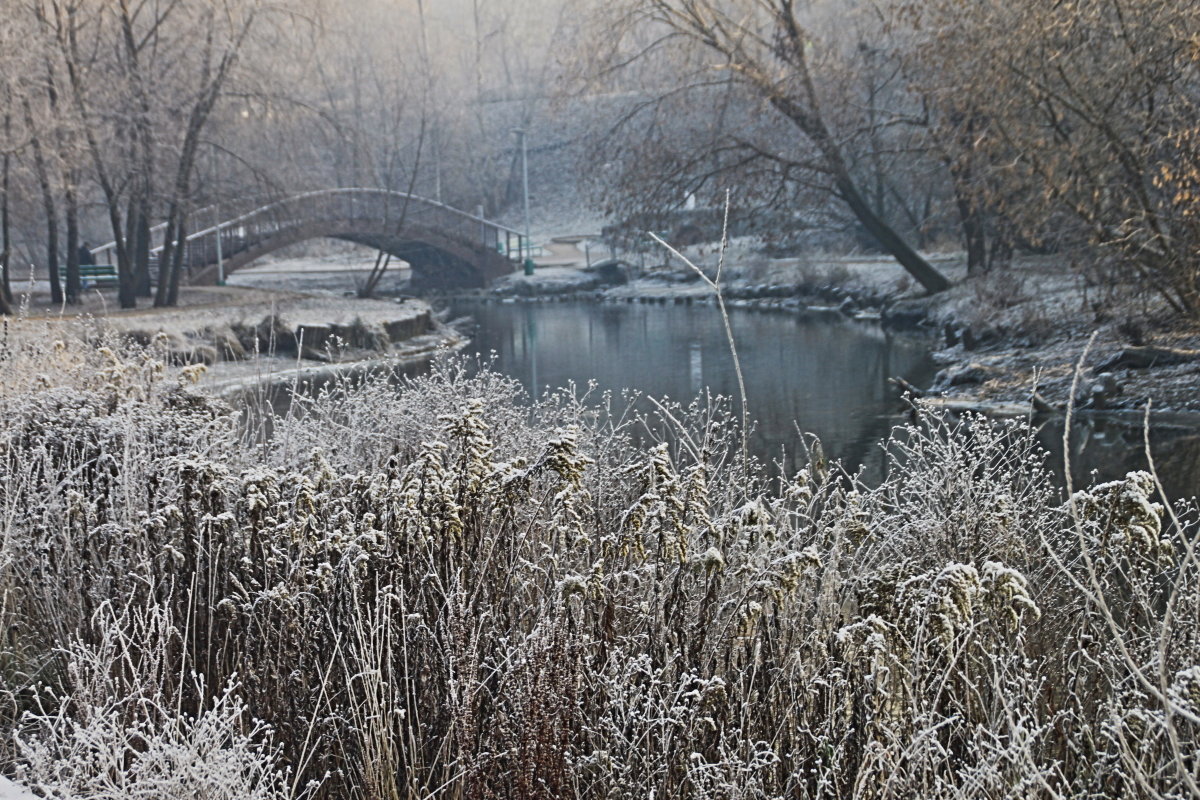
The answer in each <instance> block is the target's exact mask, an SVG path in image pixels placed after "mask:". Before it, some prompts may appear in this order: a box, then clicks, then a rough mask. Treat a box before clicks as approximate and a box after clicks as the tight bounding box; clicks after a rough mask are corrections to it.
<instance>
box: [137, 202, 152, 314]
mask: <svg viewBox="0 0 1200 800" xmlns="http://www.w3.org/2000/svg"><path fill="white" fill-rule="evenodd" d="M133 235H134V239H133V241H134V251H133V252H134V264H136V265H137V270H136V272H135V273H134V290H135V291H136V292H137V296H138V297H152V296H153V293H152V292H151V291H150V283H151V280H150V198H149V196H148V193H147V195H145V196H143V197H142V201H141V203H140V207H139V208H138V215H137V229H136V230H135V231H134V234H133Z"/></svg>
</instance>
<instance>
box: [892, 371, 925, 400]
mask: <svg viewBox="0 0 1200 800" xmlns="http://www.w3.org/2000/svg"><path fill="white" fill-rule="evenodd" d="M888 383H890V384H892V385H893V386H895V387H896V388H897V389H899V390H900V393H901V394H907V395H912V396H913V397H924V396H925V391H924V390H923V389H918V388H917V387H916V386H913V385H912V384H911V383H909V382H908V381H906V380H904V378H901V377H900V376H898V375H894V376H892V377H891V378H888Z"/></svg>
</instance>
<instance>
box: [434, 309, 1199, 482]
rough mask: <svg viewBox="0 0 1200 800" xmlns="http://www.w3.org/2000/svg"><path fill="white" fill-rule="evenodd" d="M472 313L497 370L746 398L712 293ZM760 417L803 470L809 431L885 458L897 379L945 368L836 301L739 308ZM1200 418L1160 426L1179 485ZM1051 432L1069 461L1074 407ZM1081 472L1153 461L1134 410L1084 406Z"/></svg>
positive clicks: (1046, 426)
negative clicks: (691, 300) (818, 306)
mask: <svg viewBox="0 0 1200 800" xmlns="http://www.w3.org/2000/svg"><path fill="white" fill-rule="evenodd" d="M449 312H450V316H451V317H454V318H457V317H465V316H469V317H471V320H472V321H471V322H470V323H469V324H468V325H467V326H466V328H465V330H466V331H467V332H468V333H469V334H470V335H471V337H472V341H471V345H470V347H469V348H468V351H469V352H471V351H474V352H477V353H479V354H480V355H482V356H484V357H494V359H495V369H497V370H498V371H500V372H502V373H504V374H507V375H510V376H512V377H514V378H516V379H518V380H519V381H520V382H521V383H522V384H523V385H524V386H525V388H526V390H528V391H529V392H530V393H531V394H541V393H542V392H543V391H545V390H546V389H547V388H551V389H553V388H558V387H561V386H565V385H567V384H568V383H570V382H574V383H575V384H576V385H577V386H580V387H586V386H587V385H588V383H589V382H590V381H591V382H594V383H595V385H596V388H597V390H599V391H605V390H608V391H613V392H617V393H619V392H620V391H621V390H623V389H634V390H637V391H639V392H641V393H643V394H648V395H652V396H654V397H663V396H666V397H670V398H672V399H674V400H677V401H681V402H687V401H690V400H691V399H692V398H695V397H697V396H699V395H701V394H702V393H704V392H705V391H709V392H712V393H714V394H721V395H725V396H727V397H731V398H736V397H737V392H738V389H737V376H736V372H735V370H734V367H733V358H732V356H731V354H730V349H729V344H728V341H727V338H726V335H725V329H724V325H723V323H722V321H721V316H720V313H719V311H718V310H717V309H716V308H715V307H713V306H709V305H658V304H652V305H643V304H609V303H589V302H565V303H494V302H489V303H483V302H479V301H474V300H464V301H456V302H454V303H452V304H451V306H450V309H449ZM730 324H731V328H732V330H733V336H734V341H735V342H736V344H737V351H738V356H739V360H740V362H741V367H742V373H743V376H744V379H745V383H746V396H747V402H748V405H749V410H750V416H751V418H752V419H753V420H755V423H756V424H755V427H754V431H753V434H752V436H751V439H750V446H751V448H752V450H753V451H754V452H755V454H756V455H758V456H759V457H760V458H762V459H764V460H765V461H767V462H768V463H771V464H776V465H777V466H775V467H774V469H778V467H779V466H782V467H783V468H784V469H785V470H786V471H787V472H789V473H790V472H792V471H794V470H796V469H798V468H800V467H802V466H803V465H804V463H805V457H804V455H803V453H802V451H801V448H800V446H799V444H800V441H801V439H800V434H799V431H803V432H806V433H813V434H815V435H816V436H818V437H819V438H820V439H821V442H822V444H823V446H824V448H825V451H826V453H827V454H828V455H830V456H831V457H832V458H836V459H840V460H842V461H843V462H844V463H846V464H853V465H862V466H864V467H865V468H866V470H867V474H868V476H879V475H881V474H882V470H883V467H884V454H883V450H882V448H881V447H880V442H881V441H882V440H883V439H884V438H886V437H887V435H888V433H889V432H890V431H891V429H892V428H893V427H894V426H896V425H899V424H902V423H904V422H905V421H906V418H907V416H906V413H905V409H904V407H903V404H902V402H901V401H900V399H899V397H898V393H897V391H896V389H895V388H894V387H892V386H891V385H890V384H889V383H888V378H890V377H893V376H898V377H902V378H904V379H905V380H907V381H909V382H910V383H912V384H914V385H916V386H927V385H928V384H929V382H930V381H931V380H932V378H933V375H934V373H935V372H936V369H937V368H936V366H935V364H934V362H933V360H932V359H931V357H930V355H929V342H928V341H927V340H924V339H922V338H919V337H915V336H911V335H904V334H897V333H893V332H890V331H887V330H885V329H884V328H882V327H881V326H880V325H879V324H878V323H874V322H869V321H858V320H853V319H849V318H847V317H845V316H844V315H842V314H840V313H837V312H819V311H813V312H801V313H797V312H795V311H788V312H784V311H763V310H756V309H730ZM1197 434H1198V432H1197V430H1196V428H1195V422H1194V421H1178V420H1175V421H1172V420H1169V419H1168V420H1165V421H1164V422H1163V423H1162V424H1158V423H1156V424H1155V426H1154V428H1153V435H1152V447H1153V452H1154V455H1155V459H1156V462H1157V463H1158V465H1159V466H1160V476H1161V477H1162V479H1163V482H1164V484H1165V485H1166V487H1167V489H1168V492H1169V493H1170V494H1171V495H1172V496H1174V497H1181V496H1191V495H1193V494H1195V493H1196V487H1197V476H1200V436H1198V435H1197ZM1039 438H1040V440H1041V442H1042V444H1043V446H1045V447H1046V449H1047V450H1048V451H1049V452H1050V453H1051V463H1052V465H1053V466H1054V467H1055V469H1058V470H1061V464H1062V420H1061V419H1053V418H1052V419H1049V420H1046V421H1043V422H1041V423H1040V424H1039ZM1071 449H1072V463H1073V470H1072V471H1073V473H1074V475H1075V477H1076V480H1077V481H1080V482H1087V481H1091V480H1095V479H1100V480H1108V479H1112V478H1116V477H1119V476H1122V475H1124V474H1125V472H1127V471H1129V470H1132V469H1141V468H1144V466H1145V464H1146V460H1145V455H1144V452H1143V445H1142V434H1141V429H1140V426H1138V425H1137V424H1136V421H1133V424H1131V419H1128V418H1126V419H1121V418H1114V417H1088V416H1083V417H1081V419H1080V421H1079V422H1078V423H1077V424H1076V425H1075V426H1074V428H1073V431H1072V447H1071Z"/></svg>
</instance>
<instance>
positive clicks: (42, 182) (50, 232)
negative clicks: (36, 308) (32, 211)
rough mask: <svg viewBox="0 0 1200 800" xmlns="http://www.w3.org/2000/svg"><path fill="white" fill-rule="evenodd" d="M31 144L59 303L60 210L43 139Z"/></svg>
mask: <svg viewBox="0 0 1200 800" xmlns="http://www.w3.org/2000/svg"><path fill="white" fill-rule="evenodd" d="M24 109H25V124H26V125H27V126H29V130H30V131H34V130H36V127H35V126H34V122H33V109H32V107H31V106H30V105H29V100H28V99H26V100H25V101H24ZM29 144H30V145H31V146H32V147H33V167H34V173H35V175H36V176H37V182H38V188H39V189H40V190H41V193H42V213H44V214H45V215H46V267H47V269H48V270H49V272H50V300H51V302H53V303H55V304H58V303H61V302H62V301H63V292H62V281H61V280H60V279H59V276H58V212H57V210H56V209H55V207H54V193H53V191H52V190H51V187H50V172H49V169H48V168H47V166H46V155H45V151H44V150H43V149H42V140H41V138H40V137H39V136H36V135H35V136H32V137H31V138H30V140H29Z"/></svg>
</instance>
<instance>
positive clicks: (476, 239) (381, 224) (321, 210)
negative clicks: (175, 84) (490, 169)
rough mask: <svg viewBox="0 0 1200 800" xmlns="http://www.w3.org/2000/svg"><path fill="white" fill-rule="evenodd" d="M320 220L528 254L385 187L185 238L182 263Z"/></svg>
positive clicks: (104, 250)
mask: <svg viewBox="0 0 1200 800" xmlns="http://www.w3.org/2000/svg"><path fill="white" fill-rule="evenodd" d="M206 210H208V209H206ZM210 213H211V211H210ZM320 221H333V222H347V223H350V224H351V225H352V226H363V225H364V224H365V226H366V227H371V228H375V229H376V230H377V231H378V232H379V233H381V234H385V235H395V236H400V235H403V234H404V229H405V228H406V227H408V226H409V225H414V226H421V227H423V228H426V229H433V230H436V231H437V232H438V233H439V234H441V235H442V236H445V237H447V238H449V239H452V240H455V241H458V242H460V243H462V244H466V245H470V246H474V247H479V248H482V249H485V250H488V251H491V252H492V253H497V254H499V255H502V256H504V257H506V258H508V259H509V260H510V261H513V262H514V263H519V262H520V258H521V253H523V252H525V251H526V250H527V247H526V243H525V241H524V235H523V234H522V233H520V232H519V231H516V230H513V229H512V228H507V227H505V226H503V225H500V224H499V223H496V222H492V221H491V220H488V219H485V218H484V217H481V216H478V215H476V214H470V213H468V212H465V211H461V210H459V209H457V208H454V207H452V206H448V205H446V204H444V203H440V202H438V201H436V200H430V199H428V198H425V197H418V196H417V195H410V194H408V193H406V192H394V191H388V190H386V189H321V190H318V191H312V192H305V193H303V194H297V195H294V196H292V197H287V198H284V199H282V200H276V201H273V202H271V203H268V204H266V205H263V206H259V207H257V208H253V209H250V210H248V211H245V212H242V213H239V214H237V215H236V216H233V217H231V218H230V219H227V220H224V221H222V222H219V223H217V224H216V225H212V226H209V227H206V228H203V229H201V230H198V231H196V232H194V233H191V234H189V235H188V236H187V238H186V240H185V241H186V243H185V246H184V250H183V254H182V265H183V267H184V268H185V269H189V270H191V269H198V268H203V267H207V266H210V265H212V264H216V263H217V261H218V255H220V256H221V257H223V258H228V257H230V256H233V255H236V254H237V253H240V252H242V251H244V250H246V249H248V248H250V247H254V246H255V245H257V244H260V243H262V242H264V241H266V240H268V239H270V238H271V237H273V236H275V235H277V234H279V233H281V232H284V231H287V230H290V229H293V228H297V227H301V226H304V225H308V224H311V223H314V222H320ZM389 228H391V230H389ZM165 231H166V225H165V223H164V224H161V225H157V226H155V227H154V228H152V229H151V234H152V236H153V235H154V234H155V233H157V237H158V240H159V242H160V243H158V244H155V245H154V246H153V247H152V248H151V251H150V252H151V256H152V257H157V256H159V255H161V253H162V250H163V245H162V244H161V239H162V236H163V234H164V232H165ZM151 241H154V239H152V240H151ZM116 247H117V245H116V242H109V243H108V244H105V245H101V246H100V247H98V248H95V249H94V250H92V255H93V258H94V259H95V260H96V262H97V263H115V262H116Z"/></svg>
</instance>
